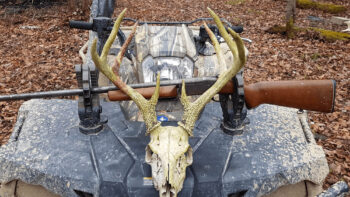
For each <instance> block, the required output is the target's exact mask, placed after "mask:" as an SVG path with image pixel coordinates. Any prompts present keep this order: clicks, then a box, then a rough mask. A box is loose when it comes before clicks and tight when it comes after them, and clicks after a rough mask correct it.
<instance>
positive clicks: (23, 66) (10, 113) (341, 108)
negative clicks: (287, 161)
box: [0, 0, 350, 187]
mask: <svg viewBox="0 0 350 197" xmlns="http://www.w3.org/2000/svg"><path fill="white" fill-rule="evenodd" d="M326 2H332V3H337V4H342V5H344V6H346V7H347V9H348V11H347V12H346V13H344V14H338V15H337V16H343V17H347V18H350V1H347V0H328V1H326ZM0 6H1V7H0V18H1V20H0V35H1V36H0V54H1V55H0V95H4V94H15V93H24V92H34V91H47V90H60V89H69V88H76V86H77V83H76V80H75V74H74V64H77V63H80V62H81V61H80V59H79V57H78V50H79V49H80V47H81V46H83V44H84V43H85V42H86V41H87V32H84V31H81V30H73V29H69V27H68V21H69V20H73V19H74V20H87V19H88V14H87V13H81V12H79V11H74V10H73V11H70V10H68V9H67V5H66V4H65V3H54V4H51V5H46V6H42V7H41V8H37V7H32V6H30V5H29V6H27V8H26V9H24V8H23V7H19V6H4V5H0ZM206 7H210V8H212V9H213V10H214V11H215V12H217V14H219V15H220V16H221V17H224V18H226V19H227V20H228V21H230V22H232V23H233V24H236V25H243V26H244V28H245V31H244V33H242V35H241V36H242V37H247V38H249V39H251V40H253V43H252V44H247V48H248V49H249V51H250V54H249V59H248V62H247V65H246V67H245V76H244V77H245V81H246V83H253V82H257V81H262V80H268V81H272V80H288V79H335V80H336V82H337V95H336V104H335V112H334V113H331V114H321V113H315V112H312V113H310V124H311V128H312V130H313V132H314V133H315V134H316V136H317V139H318V141H317V142H318V144H319V145H322V146H323V148H324V150H325V153H326V156H327V160H328V163H329V166H330V174H329V176H328V177H327V180H326V182H325V185H324V186H325V187H328V186H329V185H330V184H333V183H335V182H336V181H338V180H344V181H346V182H348V183H350V156H349V155H350V131H349V129H350V120H349V116H350V99H349V98H350V92H349V91H350V82H349V79H350V70H349V69H350V42H349V41H336V42H328V41H324V40H323V39H322V37H319V36H313V35H312V34H311V35H310V34H302V35H298V37H297V38H295V39H293V40H288V39H286V38H285V37H283V35H276V34H269V33H266V30H267V29H268V28H269V27H272V26H273V25H276V24H278V25H282V24H283V18H284V16H285V7H286V4H285V3H284V2H283V1H275V0H222V1H218V0H202V1H186V0H176V1H173V0H169V1H164V0H142V1H126V0H117V8H116V12H117V13H119V12H120V11H121V10H122V9H123V8H129V10H128V12H127V14H126V16H127V17H132V18H135V19H138V20H141V21H156V20H157V21H185V20H193V19H195V18H198V17H209V14H208V13H207V11H206ZM308 16H317V17H322V18H330V17H331V16H332V15H331V14H327V13H324V12H322V11H316V10H301V9H297V21H296V24H297V25H298V26H304V27H307V26H309V25H310V21H309V20H308V19H307V18H308ZM318 25H320V26H321V27H326V28H328V29H333V30H341V29H346V26H339V25H329V24H318ZM22 103H23V101H11V102H0V139H1V140H0V142H1V144H4V143H6V141H7V139H8V137H9V136H10V134H11V131H12V128H13V125H14V123H15V122H16V114H17V111H18V108H19V107H20V105H21V104H22Z"/></svg>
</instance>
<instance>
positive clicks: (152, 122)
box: [91, 9, 160, 133]
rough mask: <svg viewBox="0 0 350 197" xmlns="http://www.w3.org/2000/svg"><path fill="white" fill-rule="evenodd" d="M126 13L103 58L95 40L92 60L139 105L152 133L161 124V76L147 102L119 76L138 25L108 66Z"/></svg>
mask: <svg viewBox="0 0 350 197" xmlns="http://www.w3.org/2000/svg"><path fill="white" fill-rule="evenodd" d="M125 12H126V9H124V10H123V11H122V12H121V13H120V15H119V16H118V18H117V20H116V22H115V24H114V26H113V30H112V32H111V34H110V35H109V37H108V39H107V41H106V44H105V46H104V47H103V50H102V53H101V56H99V55H98V54H97V51H96V49H97V39H95V40H94V41H93V43H92V46H91V57H92V60H93V61H94V63H95V65H96V67H98V69H99V70H100V71H101V72H102V73H103V74H104V75H105V76H106V77H107V78H108V79H109V80H111V81H112V83H113V84H114V85H115V86H117V87H118V88H120V89H121V90H122V91H123V92H124V93H125V94H127V95H128V96H129V97H130V98H131V99H132V100H133V101H134V102H135V103H136V105H137V107H138V108H139V109H140V111H141V113H142V117H143V119H144V121H145V124H146V127H147V132H148V133H149V132H150V131H152V130H153V129H154V128H156V127H158V126H159V125H160V123H159V122H158V121H157V116H156V110H155V106H156V105H157V102H158V97H159V87H160V85H159V83H160V76H159V75H158V76H157V85H156V89H155V92H154V94H153V96H152V98H151V99H150V100H146V99H145V98H144V97H143V96H142V95H141V94H140V93H138V92H137V91H135V90H134V89H133V88H131V87H130V86H128V85H127V84H125V83H124V82H123V80H122V79H121V78H120V76H119V67H120V65H121V62H122V59H123V57H124V53H125V52H126V50H127V47H128V45H129V43H130V42H131V40H132V37H133V36H134V34H135V31H136V27H137V25H138V24H137V23H135V25H134V26H133V29H132V32H131V34H130V35H129V37H128V39H127V40H126V41H125V43H124V44H123V46H122V48H121V50H120V52H119V53H118V55H117V58H116V59H115V61H114V64H113V66H110V65H108V61H107V55H108V52H109V49H110V48H111V46H112V44H113V42H114V40H115V38H116V36H117V33H118V29H119V27H120V23H121V22H122V20H123V17H124V14H125Z"/></svg>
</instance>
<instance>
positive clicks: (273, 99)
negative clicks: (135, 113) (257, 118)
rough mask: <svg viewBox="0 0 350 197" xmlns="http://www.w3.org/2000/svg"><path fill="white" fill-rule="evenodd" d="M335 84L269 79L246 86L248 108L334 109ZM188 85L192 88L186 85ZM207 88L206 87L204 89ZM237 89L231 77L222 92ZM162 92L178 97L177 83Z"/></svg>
mask: <svg viewBox="0 0 350 197" xmlns="http://www.w3.org/2000/svg"><path fill="white" fill-rule="evenodd" d="M335 86H336V83H335V81H334V80H305V81H265V82H258V83H254V84H250V85H246V86H244V94H245V101H246V105H247V107H248V109H250V108H255V107H257V106H259V105H261V104H273V105H279V106H285V107H294V108H298V109H305V110H311V111H320V112H333V109H334V100H335ZM193 88H196V87H193ZM186 89H188V90H190V89H192V88H191V87H189V86H187V85H186ZM197 89H198V87H197ZM205 90H206V89H205V88H204V89H202V90H201V92H202V91H203V92H204V91H205ZM136 91H138V92H139V93H141V94H142V95H143V96H145V97H146V98H150V97H151V96H152V95H153V92H154V87H149V88H142V89H136ZM233 92H234V87H233V83H232V81H230V82H228V83H227V84H226V85H225V86H224V87H223V88H222V89H221V91H220V92H219V93H220V94H232V93H233ZM159 94H160V95H159V98H174V97H177V91H174V87H173V86H162V87H161V89H160V93H159ZM187 94H188V95H197V94H200V92H198V91H197V92H196V93H193V92H191V91H189V92H187ZM108 98H109V99H110V100H111V101H121V100H129V99H130V98H129V97H128V96H127V95H125V94H124V93H123V92H122V91H121V90H117V91H109V92H108Z"/></svg>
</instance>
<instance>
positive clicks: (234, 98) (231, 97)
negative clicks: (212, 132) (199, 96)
mask: <svg viewBox="0 0 350 197" xmlns="http://www.w3.org/2000/svg"><path fill="white" fill-rule="evenodd" d="M232 81H233V83H234V93H233V94H220V95H219V100H220V105H221V109H222V113H223V116H224V120H223V122H222V123H221V128H222V129H223V131H224V132H225V133H227V134H229V135H239V134H242V132H243V127H244V125H246V124H249V119H248V118H246V116H247V108H246V105H245V100H244V81H243V70H241V71H239V73H237V75H236V76H235V77H234V78H233V79H232Z"/></svg>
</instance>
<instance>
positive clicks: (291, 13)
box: [286, 0, 296, 38]
mask: <svg viewBox="0 0 350 197" xmlns="http://www.w3.org/2000/svg"><path fill="white" fill-rule="evenodd" d="M295 10H296V0H288V1H287V10H286V32H287V37H288V38H293V37H294V29H293V26H294V22H295Z"/></svg>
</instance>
